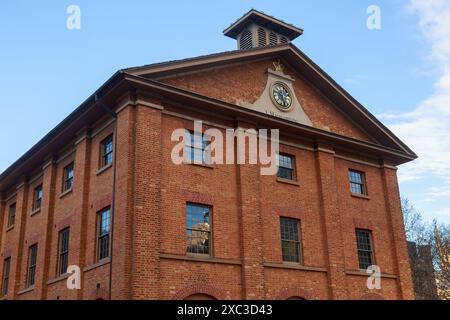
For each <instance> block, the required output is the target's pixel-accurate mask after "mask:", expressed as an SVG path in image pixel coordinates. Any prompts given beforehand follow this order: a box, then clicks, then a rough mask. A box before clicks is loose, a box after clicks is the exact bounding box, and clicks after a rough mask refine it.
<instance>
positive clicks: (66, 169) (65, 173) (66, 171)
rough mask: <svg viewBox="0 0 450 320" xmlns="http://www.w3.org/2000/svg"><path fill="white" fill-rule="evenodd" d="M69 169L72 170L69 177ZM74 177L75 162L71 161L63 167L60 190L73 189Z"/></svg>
mask: <svg viewBox="0 0 450 320" xmlns="http://www.w3.org/2000/svg"><path fill="white" fill-rule="evenodd" d="M69 169H71V170H70V171H71V172H72V176H71V177H69V172H70V171H69ZM74 177H75V162H74V161H72V162H71V163H69V164H68V165H67V166H65V167H64V168H63V185H62V192H67V191H70V190H72V189H73V183H74ZM69 181H70V187H68V182H69Z"/></svg>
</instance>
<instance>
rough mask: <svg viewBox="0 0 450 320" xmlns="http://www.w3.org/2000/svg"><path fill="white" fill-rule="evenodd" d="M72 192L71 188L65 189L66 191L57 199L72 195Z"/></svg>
mask: <svg viewBox="0 0 450 320" xmlns="http://www.w3.org/2000/svg"><path fill="white" fill-rule="evenodd" d="M72 191H73V188H70V189H67V190H66V191H64V192H63V193H61V194H60V195H59V198H60V199H61V198H64V197H65V196H67V195H68V194H69V193H72Z"/></svg>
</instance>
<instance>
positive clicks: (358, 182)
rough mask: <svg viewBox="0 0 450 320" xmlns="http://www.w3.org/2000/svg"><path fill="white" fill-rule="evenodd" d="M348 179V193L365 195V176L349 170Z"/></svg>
mask: <svg viewBox="0 0 450 320" xmlns="http://www.w3.org/2000/svg"><path fill="white" fill-rule="evenodd" d="M348 177H349V179H350V191H351V192H352V193H356V194H362V195H366V194H367V189H366V183H365V180H366V179H365V176H364V173H363V172H359V171H355V170H349V171H348Z"/></svg>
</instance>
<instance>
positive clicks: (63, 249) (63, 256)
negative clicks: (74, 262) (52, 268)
mask: <svg viewBox="0 0 450 320" xmlns="http://www.w3.org/2000/svg"><path fill="white" fill-rule="evenodd" d="M69 232H70V229H69V228H67V229H65V230H62V231H61V232H60V233H59V262H58V274H59V275H61V274H64V273H66V272H67V267H68V259H69V235H70V233H69Z"/></svg>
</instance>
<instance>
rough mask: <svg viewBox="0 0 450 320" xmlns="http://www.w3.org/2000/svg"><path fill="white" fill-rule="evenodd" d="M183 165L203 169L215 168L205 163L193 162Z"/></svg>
mask: <svg viewBox="0 0 450 320" xmlns="http://www.w3.org/2000/svg"><path fill="white" fill-rule="evenodd" d="M183 164H186V165H191V166H197V167H203V168H208V169H214V168H215V166H214V165H212V164H206V163H194V162H185V161H183Z"/></svg>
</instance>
